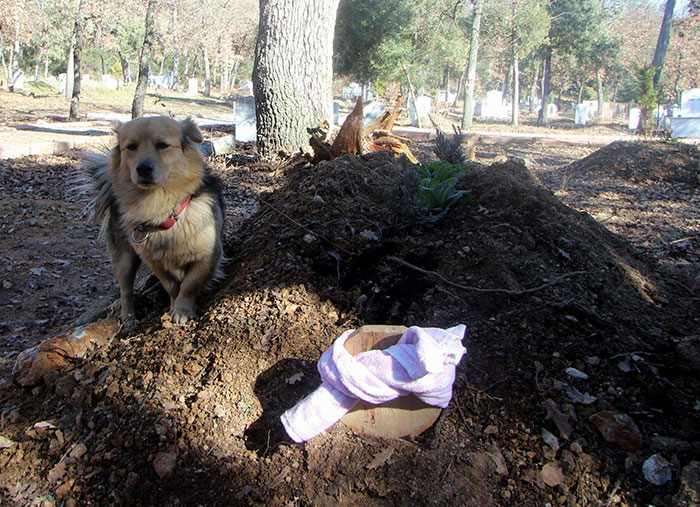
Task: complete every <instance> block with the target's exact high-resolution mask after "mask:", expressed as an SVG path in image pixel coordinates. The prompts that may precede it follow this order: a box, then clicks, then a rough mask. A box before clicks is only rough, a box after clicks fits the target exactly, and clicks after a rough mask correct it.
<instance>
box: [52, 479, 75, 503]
mask: <svg viewBox="0 0 700 507" xmlns="http://www.w3.org/2000/svg"><path fill="white" fill-rule="evenodd" d="M73 482H75V481H74V479H69V480H67V481H66V482H64V483H63V484H61V485H60V486H59V487H58V488H56V498H58V499H61V498H63V497H64V496H66V495H67V494H68V493H70V490H71V488H72V487H73Z"/></svg>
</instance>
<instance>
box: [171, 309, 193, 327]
mask: <svg viewBox="0 0 700 507" xmlns="http://www.w3.org/2000/svg"><path fill="white" fill-rule="evenodd" d="M196 316H197V313H196V312H195V309H194V307H182V306H181V307H175V308H173V309H172V310H171V311H170V320H172V321H173V323H174V324H184V323H186V322H187V321H188V320H192V319H194V318H195V317H196Z"/></svg>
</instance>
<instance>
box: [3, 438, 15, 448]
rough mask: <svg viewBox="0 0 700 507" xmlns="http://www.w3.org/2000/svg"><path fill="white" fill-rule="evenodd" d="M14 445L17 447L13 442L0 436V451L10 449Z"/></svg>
mask: <svg viewBox="0 0 700 507" xmlns="http://www.w3.org/2000/svg"><path fill="white" fill-rule="evenodd" d="M15 445H17V444H16V443H15V442H13V441H12V440H10V439H9V438H7V437H4V436H2V435H0V449H12V448H13V447H14V446H15Z"/></svg>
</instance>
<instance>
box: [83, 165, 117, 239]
mask: <svg viewBox="0 0 700 507" xmlns="http://www.w3.org/2000/svg"><path fill="white" fill-rule="evenodd" d="M80 169H81V171H80V175H79V177H78V179H79V184H78V191H79V192H80V193H85V194H88V195H90V200H89V202H88V204H87V206H86V207H85V211H86V215H87V216H88V217H89V218H90V219H91V221H94V222H95V223H101V224H103V227H104V224H106V223H107V221H108V220H109V213H110V208H111V207H112V205H113V204H114V189H113V188H112V181H111V180H110V179H109V158H108V156H107V155H105V154H103V153H83V154H81V164H80Z"/></svg>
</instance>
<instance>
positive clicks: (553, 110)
mask: <svg viewBox="0 0 700 507" xmlns="http://www.w3.org/2000/svg"><path fill="white" fill-rule="evenodd" d="M558 112H559V108H558V107H557V105H556V104H547V118H554V117H555V116H556V115H557V113H558Z"/></svg>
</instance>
